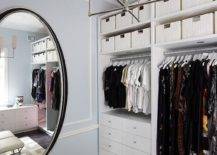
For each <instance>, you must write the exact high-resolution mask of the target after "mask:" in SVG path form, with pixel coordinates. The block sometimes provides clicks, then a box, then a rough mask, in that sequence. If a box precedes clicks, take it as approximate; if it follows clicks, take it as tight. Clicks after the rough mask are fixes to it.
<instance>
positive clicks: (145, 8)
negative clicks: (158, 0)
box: [133, 4, 151, 24]
mask: <svg viewBox="0 0 217 155" xmlns="http://www.w3.org/2000/svg"><path fill="white" fill-rule="evenodd" d="M133 13H134V15H136V17H138V19H139V20H140V22H141V23H143V22H147V21H148V20H150V19H151V5H150V4H147V5H142V6H140V7H137V8H134V9H133ZM136 23H138V21H137V20H136V19H135V18H133V24H136Z"/></svg>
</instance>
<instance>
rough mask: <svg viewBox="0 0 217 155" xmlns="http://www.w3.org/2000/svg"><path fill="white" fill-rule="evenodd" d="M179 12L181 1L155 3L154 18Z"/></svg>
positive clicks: (165, 0) (166, 0) (168, 0)
mask: <svg viewBox="0 0 217 155" xmlns="http://www.w3.org/2000/svg"><path fill="white" fill-rule="evenodd" d="M180 10H181V0H164V1H160V2H157V3H156V17H160V16H163V15H168V14H171V13H175V12H178V11H180Z"/></svg>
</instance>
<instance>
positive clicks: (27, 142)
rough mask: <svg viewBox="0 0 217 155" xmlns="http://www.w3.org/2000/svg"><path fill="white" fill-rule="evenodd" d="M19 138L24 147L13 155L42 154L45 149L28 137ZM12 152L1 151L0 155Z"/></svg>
mask: <svg viewBox="0 0 217 155" xmlns="http://www.w3.org/2000/svg"><path fill="white" fill-rule="evenodd" d="M20 140H21V141H22V142H23V143H24V148H23V149H22V151H21V154H20V153H15V154H14V155H43V153H44V152H45V149H44V148H42V147H41V146H40V145H39V144H37V143H36V142H35V141H34V140H32V139H31V138H30V137H22V138H20ZM11 153H12V152H7V153H3V154H1V155H11Z"/></svg>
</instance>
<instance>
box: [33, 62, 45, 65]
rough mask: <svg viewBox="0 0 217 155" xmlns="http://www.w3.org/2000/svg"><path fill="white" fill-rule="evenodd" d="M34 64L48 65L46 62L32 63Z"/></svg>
mask: <svg viewBox="0 0 217 155" xmlns="http://www.w3.org/2000/svg"><path fill="white" fill-rule="evenodd" d="M32 65H46V62H38V63H32Z"/></svg>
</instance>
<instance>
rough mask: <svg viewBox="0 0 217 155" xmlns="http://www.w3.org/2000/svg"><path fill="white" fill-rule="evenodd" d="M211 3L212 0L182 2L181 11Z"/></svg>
mask: <svg viewBox="0 0 217 155" xmlns="http://www.w3.org/2000/svg"><path fill="white" fill-rule="evenodd" d="M212 1H213V0H182V9H183V10H184V9H188V8H192V7H195V6H198V5H203V4H205V3H209V2H212Z"/></svg>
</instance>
